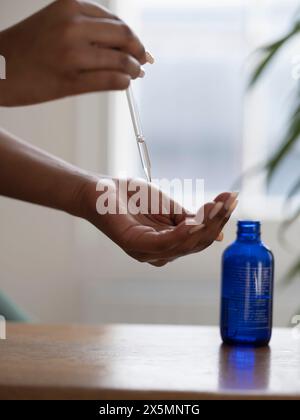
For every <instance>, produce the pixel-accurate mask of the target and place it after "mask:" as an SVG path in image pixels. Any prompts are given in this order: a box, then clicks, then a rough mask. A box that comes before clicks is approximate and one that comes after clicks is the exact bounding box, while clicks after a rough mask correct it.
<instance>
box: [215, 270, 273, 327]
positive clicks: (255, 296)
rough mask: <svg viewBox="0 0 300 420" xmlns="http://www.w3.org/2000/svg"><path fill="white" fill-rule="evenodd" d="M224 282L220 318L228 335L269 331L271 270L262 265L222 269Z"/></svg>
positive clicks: (270, 319) (271, 287)
mask: <svg viewBox="0 0 300 420" xmlns="http://www.w3.org/2000/svg"><path fill="white" fill-rule="evenodd" d="M224 279H226V280H225V281H224V283H223V296H222V297H223V299H222V300H223V302H222V318H223V325H224V324H225V325H226V326H227V328H229V329H230V330H231V331H229V333H231V334H230V335H232V334H233V335H234V332H236V331H237V330H240V329H243V330H245V329H246V330H248V331H250V330H251V331H253V330H259V329H266V328H270V327H271V323H272V292H273V268H272V267H267V266H263V265H262V264H258V266H256V267H253V265H250V264H246V265H245V266H241V267H237V266H235V267H227V268H226V267H225V268H224Z"/></svg>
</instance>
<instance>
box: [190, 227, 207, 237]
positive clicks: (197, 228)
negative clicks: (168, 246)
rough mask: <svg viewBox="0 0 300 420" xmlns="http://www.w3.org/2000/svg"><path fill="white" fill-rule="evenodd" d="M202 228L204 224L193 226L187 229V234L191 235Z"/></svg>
mask: <svg viewBox="0 0 300 420" xmlns="http://www.w3.org/2000/svg"><path fill="white" fill-rule="evenodd" d="M204 228H205V225H199V226H194V227H193V228H192V229H190V230H189V234H190V235H193V234H194V233H196V232H199V231H200V230H202V229H204Z"/></svg>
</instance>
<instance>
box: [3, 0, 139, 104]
mask: <svg viewBox="0 0 300 420" xmlns="http://www.w3.org/2000/svg"><path fill="white" fill-rule="evenodd" d="M0 54H1V55H3V56H4V57H5V59H6V63H7V79H6V80H5V81H1V84H0V105H2V106H19V105H29V104H36V103H40V102H46V101H50V100H53V99H58V98H62V97H65V96H70V95H76V94H81V93H87V92H93V91H107V90H122V89H126V88H127V87H128V85H129V83H130V80H131V79H135V78H137V77H138V76H139V75H140V74H142V70H141V65H143V64H145V63H146V61H147V57H146V53H145V49H144V46H143V45H142V44H141V42H140V40H139V39H138V38H137V36H136V35H135V34H134V33H133V32H132V30H131V29H130V28H129V27H128V26H127V25H126V24H125V23H124V22H122V21H121V20H120V19H118V18H117V17H116V16H115V15H113V14H112V13H110V12H109V11H108V10H106V9H104V8H102V7H100V6H99V5H97V4H94V3H90V2H88V1H79V0H78V1H77V0H57V1H55V2H54V3H52V4H51V5H50V6H48V7H46V8H45V9H43V10H41V11H40V12H38V13H36V14H35V15H33V16H31V17H30V18H28V19H26V20H25V21H23V22H21V23H19V24H17V25H16V26H14V27H11V28H9V29H7V30H5V31H3V32H1V33H0Z"/></svg>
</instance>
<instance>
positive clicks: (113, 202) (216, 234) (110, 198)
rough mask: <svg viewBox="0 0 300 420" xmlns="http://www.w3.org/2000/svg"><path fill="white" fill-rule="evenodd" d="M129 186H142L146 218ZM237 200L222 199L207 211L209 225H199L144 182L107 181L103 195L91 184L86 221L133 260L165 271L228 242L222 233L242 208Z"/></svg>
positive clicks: (232, 196) (231, 197) (224, 196)
mask: <svg viewBox="0 0 300 420" xmlns="http://www.w3.org/2000/svg"><path fill="white" fill-rule="evenodd" d="M102 182H103V183H102ZM124 183H125V194H124V192H123V193H121V194H120V185H123V188H124ZM129 183H131V184H132V183H134V184H136V185H139V186H140V185H141V188H140V192H142V191H143V192H144V194H141V193H140V197H142V198H144V199H145V201H144V203H141V202H140V200H138V201H139V202H138V206H139V208H140V209H143V211H142V212H141V211H139V212H138V209H137V208H134V209H133V210H134V211H133V212H132V203H131V204H130V200H131V199H132V200H133V202H134V201H135V200H134V195H135V194H136V193H137V191H136V190H135V191H131V192H128V188H127V187H128V185H129ZM100 190H101V191H102V192H100V193H99V191H100ZM133 190H134V188H133ZM151 197H152V199H151ZM153 197H158V202H156V203H153ZM236 198H237V194H236V193H228V192H227V193H223V194H220V195H219V196H218V197H216V199H215V201H214V202H212V203H207V204H205V205H204V207H203V209H202V210H203V221H202V222H201V221H199V220H197V222H196V221H195V219H194V217H193V215H191V214H189V213H188V212H187V211H185V210H184V209H182V208H180V206H179V205H178V204H177V203H175V202H174V201H173V200H171V199H170V198H168V197H166V195H164V194H163V193H162V192H160V191H158V190H157V188H156V187H155V186H154V185H152V184H147V183H146V182H142V184H141V180H137V181H133V180H131V181H130V180H126V181H124V180H123V181H120V180H105V181H100V182H99V183H98V193H96V182H94V183H91V184H90V186H89V188H88V196H86V199H85V203H89V204H88V211H87V212H86V218H87V219H88V220H89V221H90V222H91V223H93V224H94V225H95V226H96V227H97V228H98V229H99V230H101V231H102V232H103V233H104V234H105V235H107V236H108V237H109V238H110V239H111V240H113V241H114V242H115V243H116V244H117V245H119V246H120V247H121V248H122V249H123V250H124V251H125V252H126V253H127V254H128V255H130V256H131V257H132V258H134V259H136V260H137V261H140V262H147V263H149V264H151V265H154V266H157V267H161V266H164V265H166V264H167V263H169V262H172V261H174V260H176V259H177V258H179V257H183V256H185V255H189V254H193V253H197V252H201V251H203V250H204V249H206V248H207V247H209V246H210V245H212V244H213V243H214V242H215V241H216V240H222V238H223V234H222V230H223V228H224V226H225V225H226V223H227V222H228V220H229V218H230V216H231V214H232V212H233V211H234V209H235V208H236V206H237V200H236ZM96 203H97V204H96ZM153 204H155V205H154V206H153ZM96 205H97V209H98V211H97V210H96ZM109 205H110V206H111V210H112V211H111V212H110V214H104V213H105V211H106V210H107V209H106V210H105V208H104V207H105V206H109ZM157 205H159V211H157V212H155V213H156V214H151V209H153V207H156V208H157ZM101 206H102V208H101ZM168 207H169V209H168ZM163 209H164V210H163ZM166 209H168V210H166ZM120 210H121V211H120ZM145 210H146V211H145ZM99 212H100V213H101V212H102V213H103V214H102V215H101V214H99ZM111 213H115V214H111ZM143 213H145V214H143ZM180 213H181V214H180Z"/></svg>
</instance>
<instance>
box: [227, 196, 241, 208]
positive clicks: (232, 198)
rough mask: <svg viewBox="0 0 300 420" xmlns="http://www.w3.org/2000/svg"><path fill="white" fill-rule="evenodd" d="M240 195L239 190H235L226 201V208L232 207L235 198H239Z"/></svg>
mask: <svg viewBox="0 0 300 420" xmlns="http://www.w3.org/2000/svg"><path fill="white" fill-rule="evenodd" d="M238 196H239V193H238V192H233V193H231V194H230V197H229V198H228V200H227V201H226V203H225V210H229V209H230V207H231V206H232V204H233V203H234V202H235V200H236V199H237V198H238Z"/></svg>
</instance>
